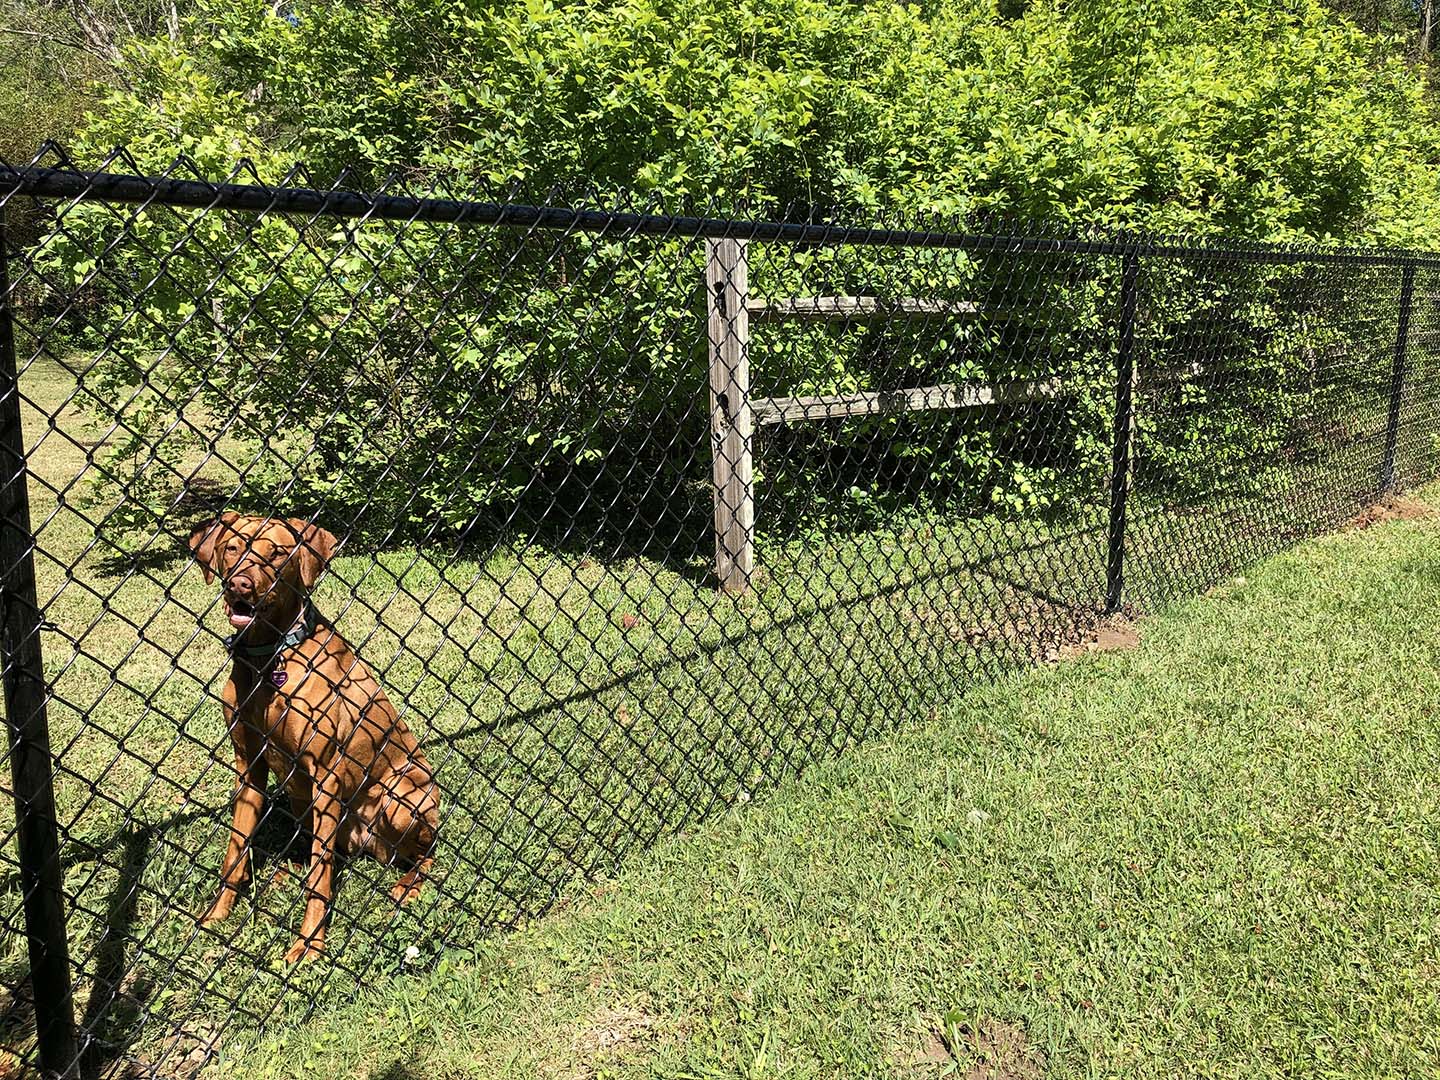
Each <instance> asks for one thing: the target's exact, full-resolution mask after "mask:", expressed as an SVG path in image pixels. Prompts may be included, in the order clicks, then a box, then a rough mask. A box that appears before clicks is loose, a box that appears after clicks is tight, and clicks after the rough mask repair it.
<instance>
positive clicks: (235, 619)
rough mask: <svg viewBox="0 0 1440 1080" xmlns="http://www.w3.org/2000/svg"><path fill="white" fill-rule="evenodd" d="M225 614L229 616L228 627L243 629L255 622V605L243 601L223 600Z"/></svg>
mask: <svg viewBox="0 0 1440 1080" xmlns="http://www.w3.org/2000/svg"><path fill="white" fill-rule="evenodd" d="M225 614H226V615H228V616H230V625H231V626H237V627H239V628H240V629H242V630H243V629H244V628H245V627H247V626H249V625H250V624H251V623H252V622H254V621H255V605H254V604H251V603H248V602H246V601H244V600H231V599H229V598H228V597H227V598H226V600H225Z"/></svg>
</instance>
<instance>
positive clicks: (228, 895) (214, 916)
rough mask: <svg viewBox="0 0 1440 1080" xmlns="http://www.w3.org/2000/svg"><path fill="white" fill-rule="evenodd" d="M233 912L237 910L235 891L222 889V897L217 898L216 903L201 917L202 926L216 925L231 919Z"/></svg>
mask: <svg viewBox="0 0 1440 1080" xmlns="http://www.w3.org/2000/svg"><path fill="white" fill-rule="evenodd" d="M233 910H235V891H234V890H233V889H221V890H220V895H219V896H217V897H216V898H215V903H213V904H211V905H210V910H209V911H207V912H205V914H204V915H201V916H200V925H201V926H211V925H213V924H214V923H218V922H223V921H224V920H226V919H228V918H229V917H230V912H232V911H233Z"/></svg>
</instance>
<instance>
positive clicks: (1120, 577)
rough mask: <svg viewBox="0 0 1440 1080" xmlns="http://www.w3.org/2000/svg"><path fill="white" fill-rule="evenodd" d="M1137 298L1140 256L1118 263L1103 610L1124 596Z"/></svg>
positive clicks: (1131, 255)
mask: <svg viewBox="0 0 1440 1080" xmlns="http://www.w3.org/2000/svg"><path fill="white" fill-rule="evenodd" d="M1139 297H1140V255H1139V253H1138V252H1136V251H1126V252H1125V253H1124V255H1122V256H1121V263H1120V340H1119V342H1118V344H1117V348H1116V352H1115V424H1114V427H1113V429H1112V432H1111V453H1110V522H1109V529H1108V533H1107V543H1106V551H1105V612H1106V614H1110V613H1113V612H1116V611H1119V610H1120V605H1121V604H1122V603H1123V601H1124V595H1125V513H1126V504H1127V502H1128V501H1129V498H1130V482H1131V462H1130V458H1131V450H1132V445H1133V443H1134V439H1135V382H1136V378H1135V376H1136V369H1135V317H1136V311H1137V309H1138V307H1139Z"/></svg>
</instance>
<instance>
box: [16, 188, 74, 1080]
mask: <svg viewBox="0 0 1440 1080" xmlns="http://www.w3.org/2000/svg"><path fill="white" fill-rule="evenodd" d="M8 246H9V240H8V237H7V236H6V232H5V216H4V208H3V207H0V675H3V682H4V688H5V717H6V725H5V726H6V731H7V733H8V735H9V740H10V775H11V778H12V781H13V788H14V795H15V832H16V838H17V846H18V848H19V856H20V891H21V895H22V896H23V898H24V904H25V933H26V937H27V939H28V944H29V949H30V986H31V991H32V993H33V995H34V998H35V1033H36V1041H37V1043H38V1044H39V1051H40V1066H41V1068H42V1069H43V1070H44V1071H45V1073H46V1074H49V1075H54V1076H69V1075H74V1073H75V1070H76V1069H77V1067H78V1064H79V1063H78V1061H77V1058H76V1052H75V1013H74V1007H73V1004H72V1001H71V993H70V955H69V949H68V946H67V943H66V939H65V907H64V883H63V880H62V876H61V871H60V838H59V831H58V828H57V824H56V817H55V792H54V788H53V786H52V781H51V757H50V731H49V722H48V719H47V717H46V712H45V699H46V689H45V672H44V668H43V667H42V665H41V657H40V622H41V619H40V608H39V605H38V603H37V601H36V593H35V560H34V557H33V555H32V551H33V548H34V536H33V534H32V532H31V525H30V497H29V492H28V491H27V490H26V463H25V436H24V432H23V431H22V429H21V426H20V390H19V373H18V371H17V368H16V361H15V319H14V313H13V311H12V302H11V296H10V278H9V259H8V254H9V252H8Z"/></svg>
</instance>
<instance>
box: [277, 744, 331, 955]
mask: <svg viewBox="0 0 1440 1080" xmlns="http://www.w3.org/2000/svg"><path fill="white" fill-rule="evenodd" d="M338 783H339V781H338V778H337V777H336V776H335V774H334V773H331V772H325V773H321V774H320V775H318V776H316V777H315V784H314V792H315V798H314V801H313V803H312V804H311V808H310V824H311V827H312V830H313V834H314V839H313V841H312V843H311V846H310V872H309V873H308V874H307V875H306V877H305V896H306V900H305V920H304V921H303V922H302V923H301V924H300V936H299V937H298V938H296V939H295V944H294V945H291V946H290V951H289V952H287V953H286V954H285V959H286V961H287V962H289V963H294V962H295V961H297V960H308V959H310V958H311V957H314V956H318V955H319V954H320V953H322V952H324V951H325V919H326V916H327V915H328V914H329V913H330V898H331V896H333V895H334V892H335V840H336V836H337V834H338V832H339V830H340V812H341V807H342V802H341V799H340V796H339V793H338V791H337V790H336V789H337V787H338Z"/></svg>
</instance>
